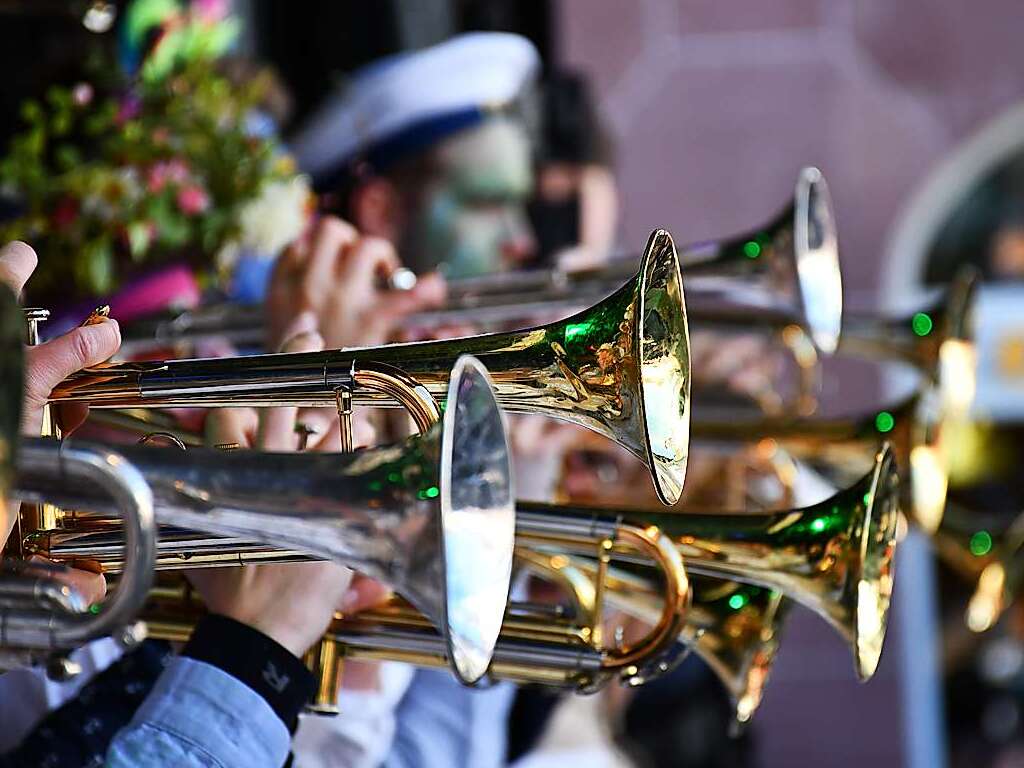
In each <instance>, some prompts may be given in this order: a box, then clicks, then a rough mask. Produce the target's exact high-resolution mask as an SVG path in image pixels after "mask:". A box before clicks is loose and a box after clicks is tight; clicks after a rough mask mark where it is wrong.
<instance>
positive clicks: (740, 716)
mask: <svg viewBox="0 0 1024 768" xmlns="http://www.w3.org/2000/svg"><path fill="white" fill-rule="evenodd" d="M516 558H517V560H518V561H520V562H522V563H523V564H525V566H526V567H527V568H528V569H529V570H530V571H531V572H533V573H535V574H537V575H539V576H542V577H544V578H546V579H548V580H551V581H554V582H557V583H559V584H561V585H562V586H563V588H564V589H565V591H566V592H567V593H568V594H569V595H570V596H571V597H572V598H573V601H574V606H575V610H576V612H577V614H578V615H581V616H584V617H592V616H594V615H595V614H596V613H597V611H598V605H597V602H596V600H597V596H596V594H595V593H594V591H593V590H592V589H589V587H590V585H591V584H592V583H593V582H594V578H595V576H596V574H597V565H596V564H595V563H594V561H593V560H591V559H588V558H583V557H580V556H573V555H564V554H548V553H543V552H534V551H532V550H525V549H520V550H518V551H517V552H516ZM690 581H691V584H692V588H693V598H692V601H691V604H690V609H689V611H688V612H687V615H686V623H685V624H684V625H683V627H682V631H681V632H680V633H679V642H681V643H683V644H684V645H686V646H687V647H688V648H690V649H692V650H693V651H694V652H695V653H696V654H697V655H698V656H700V658H701V659H702V660H703V661H704V662H705V663H706V664H707V665H708V666H709V667H710V668H711V670H712V671H713V672H714V673H715V674H716V675H717V676H718V678H719V679H720V680H721V681H722V684H723V685H724V686H725V689H726V691H728V693H729V697H730V699H731V701H732V704H733V713H734V716H735V719H736V722H737V723H741V724H742V723H745V722H747V721H749V720H750V719H751V718H752V717H753V715H754V712H755V711H756V709H757V707H758V706H759V705H760V703H761V698H762V695H763V693H764V688H765V685H766V683H767V680H768V674H769V672H770V671H771V666H772V663H773V661H774V660H775V653H776V651H777V650H778V647H779V639H780V632H781V628H782V623H783V621H784V619H785V616H786V613H787V609H788V606H789V603H788V602H787V601H786V600H785V598H783V596H782V593H780V592H776V591H775V590H771V589H764V588H761V587H756V586H751V585H747V584H737V583H734V582H722V581H718V580H717V579H710V578H706V577H703V576H696V577H692V578H691V580H690ZM604 597H605V600H606V602H607V607H608V608H610V609H614V610H616V611H621V612H623V613H625V614H627V615H629V616H631V617H633V618H636V619H639V620H640V621H642V622H645V623H647V624H653V623H654V622H655V621H657V619H658V617H659V615H660V611H661V610H662V607H661V606H662V601H663V598H662V597H661V593H660V584H659V582H658V579H657V574H656V573H653V572H651V570H650V569H647V568H642V569H631V570H626V569H622V568H609V569H608V571H607V574H606V576H605V591H604Z"/></svg>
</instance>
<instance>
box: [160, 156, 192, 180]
mask: <svg viewBox="0 0 1024 768" xmlns="http://www.w3.org/2000/svg"><path fill="white" fill-rule="evenodd" d="M165 167H166V169H167V180H168V181H169V182H171V183H172V184H182V183H183V182H186V181H188V177H189V174H190V173H191V171H190V170H189V167H188V163H186V162H185V161H184V160H180V159H178V158H175V159H173V160H168V161H167V163H166V164H165Z"/></svg>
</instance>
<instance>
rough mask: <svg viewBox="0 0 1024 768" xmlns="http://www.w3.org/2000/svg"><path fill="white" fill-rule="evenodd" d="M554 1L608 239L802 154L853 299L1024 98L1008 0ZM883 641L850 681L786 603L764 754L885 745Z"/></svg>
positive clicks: (758, 182)
mask: <svg viewBox="0 0 1024 768" xmlns="http://www.w3.org/2000/svg"><path fill="white" fill-rule="evenodd" d="M558 10H559V24H560V34H561V38H562V44H561V46H560V51H561V52H562V56H563V62H562V63H563V64H565V65H568V66H571V67H575V68H578V69H580V70H583V71H585V72H587V73H589V74H590V75H591V76H592V78H593V82H594V86H595V88H596V91H597V96H598V103H599V106H600V108H601V110H602V111H603V113H604V115H605V117H606V118H607V120H608V122H609V127H610V129H611V133H612V136H613V138H614V140H615V142H616V145H617V166H618V168H617V170H618V175H619V179H620V183H621V192H622V198H623V201H622V206H623V221H622V227H621V229H622V242H623V244H624V245H626V246H630V245H632V246H635V247H637V248H639V247H640V246H642V244H643V242H644V240H645V238H646V236H647V233H648V232H649V230H651V229H652V228H654V227H656V226H662V227H667V228H669V229H671V231H672V232H673V233H674V234H675V235H676V237H677V239H680V240H684V241H688V240H693V239H701V238H707V237H713V236H716V235H722V234H725V233H728V232H731V231H734V230H740V229H743V228H745V227H747V226H749V225H751V224H754V223H757V222H759V221H761V220H763V219H764V218H765V217H766V216H767V215H769V214H770V213H772V212H773V211H774V210H775V208H776V207H777V206H779V205H780V204H781V203H782V202H783V200H784V198H785V197H786V196H787V195H788V194H789V193H790V190H791V188H792V184H793V181H794V179H795V174H796V171H797V169H798V168H799V167H800V166H801V165H803V164H808V163H813V164H816V165H818V166H820V167H821V168H822V169H823V171H824V172H825V175H826V177H827V178H828V180H829V182H830V184H831V188H832V193H833V196H834V198H835V202H836V208H837V215H838V221H839V228H840V243H841V246H842V259H843V271H844V277H845V280H846V286H847V289H848V293H850V294H852V295H853V296H854V297H855V298H856V299H859V300H860V302H861V303H863V301H864V300H865V299H867V300H869V299H870V292H871V291H873V290H874V288H875V287H876V286H877V280H878V273H879V264H880V260H881V258H882V252H883V248H884V246H885V243H886V238H887V235H888V233H889V232H890V230H891V228H892V227H893V225H894V223H895V221H896V220H897V218H898V216H899V214H900V211H901V208H902V206H903V205H904V204H905V202H906V201H907V198H908V195H910V194H911V193H912V192H913V191H914V190H915V189H916V188H917V187H918V185H919V184H920V183H921V182H922V180H923V179H924V177H925V175H926V174H927V173H928V172H929V171H930V170H931V169H932V168H934V166H935V165H936V163H937V162H938V161H939V160H940V159H941V158H942V157H943V156H944V154H945V153H946V152H948V151H949V150H950V149H951V148H952V147H953V146H955V145H956V143H957V142H959V141H960V140H962V139H963V138H965V137H966V136H968V135H970V133H971V132H973V131H974V130H976V129H977V128H979V127H980V126H981V125H983V124H984V123H985V122H986V121H987V120H988V119H990V118H992V117H994V116H995V115H997V114H998V113H999V112H1000V111H1002V110H1003V109H1004V108H1006V107H1007V106H1008V105H1010V104H1013V103H1014V102H1016V101H1018V100H1020V99H1022V98H1024V55H1022V51H1021V42H1020V40H1021V38H1020V35H1021V30H1024V4H1022V3H1020V2H1019V0H991V1H990V2H985V3H977V2H969V0H898V2H893V0H856V2H854V0H753V1H751V2H723V1H721V0H717V1H716V0H711V1H709V0H680V1H679V2H671V1H669V0H561V3H560V5H559V9H558ZM866 294H867V295H866ZM873 378H874V377H873V375H871V374H870V372H865V371H863V370H853V371H851V375H844V376H842V377H832V379H833V381H832V383H831V385H830V386H831V389H830V391H829V393H828V394H829V395H830V397H831V399H832V401H833V402H835V401H842V402H848V401H850V399H851V396H852V401H853V402H858V399H859V401H860V402H863V400H864V397H865V394H864V393H865V391H866V392H867V393H869V395H870V392H871V386H870V382H871V381H873ZM865 385H867V386H865ZM890 639H894V638H890ZM898 651H899V648H898V647H897V645H896V643H890V645H889V647H888V648H887V652H886V655H885V657H884V658H883V661H882V667H881V671H880V673H879V675H878V677H877V678H876V679H875V680H874V681H873V682H872V683H871V684H870V685H867V686H860V685H858V684H857V683H855V682H854V681H853V669H852V664H851V661H850V658H849V654H848V652H847V650H846V648H845V647H844V646H843V644H842V643H841V642H840V641H839V640H838V639H836V637H835V636H834V635H833V634H832V633H831V632H830V630H828V629H827V628H826V627H824V625H823V624H822V623H821V622H820V621H817V620H814V619H812V617H810V616H808V615H801V616H800V617H799V618H798V620H797V621H795V622H793V625H792V626H791V627H790V628H789V630H788V632H787V637H786V640H785V642H784V645H783V651H782V653H781V656H780V659H779V663H778V665H777V668H776V671H775V675H774V678H773V680H772V683H771V684H770V685H769V688H768V692H767V696H766V703H765V705H764V707H763V710H762V711H761V712H760V713H759V716H758V720H757V722H756V728H757V731H758V734H759V737H760V740H761V743H762V747H763V748H762V750H761V752H762V761H761V765H762V766H763V768H775V767H776V766H778V768H782V767H783V766H785V767H786V768H791V767H792V766H798V765H828V766H840V765H850V766H853V765H871V766H873V768H883V767H885V766H896V765H899V764H900V759H901V730H902V722H901V713H900V710H899V695H900V691H899V681H898V678H897V672H898V667H899V664H900V658H899V656H898Z"/></svg>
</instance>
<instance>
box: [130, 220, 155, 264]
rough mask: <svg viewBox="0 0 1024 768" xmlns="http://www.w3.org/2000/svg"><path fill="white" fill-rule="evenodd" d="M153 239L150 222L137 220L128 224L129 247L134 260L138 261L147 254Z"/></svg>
mask: <svg viewBox="0 0 1024 768" xmlns="http://www.w3.org/2000/svg"><path fill="white" fill-rule="evenodd" d="M151 240H152V237H151V236H150V229H149V224H147V223H146V222H142V221H136V222H133V223H132V224H129V225H128V248H129V250H130V251H131V254H132V258H133V259H134V260H136V261H138V260H139V259H140V257H142V256H143V255H145V253H146V251H147V250H149V244H150V242H151Z"/></svg>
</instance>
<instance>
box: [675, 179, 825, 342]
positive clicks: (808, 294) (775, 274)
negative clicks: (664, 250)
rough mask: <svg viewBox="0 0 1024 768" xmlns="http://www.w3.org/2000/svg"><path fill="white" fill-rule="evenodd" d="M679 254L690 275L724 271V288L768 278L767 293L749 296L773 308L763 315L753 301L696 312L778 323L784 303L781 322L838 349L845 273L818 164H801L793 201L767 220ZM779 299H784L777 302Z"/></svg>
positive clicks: (715, 319)
mask: <svg viewBox="0 0 1024 768" xmlns="http://www.w3.org/2000/svg"><path fill="white" fill-rule="evenodd" d="M681 259H682V264H683V269H684V270H685V271H686V274H687V277H693V278H694V279H695V280H700V279H701V278H704V277H705V276H707V277H708V278H710V282H711V283H712V284H715V283H718V282H719V280H720V279H722V278H723V277H724V278H727V280H726V282H725V283H722V284H720V286H719V291H720V292H723V293H725V294H727V295H733V296H737V295H739V296H742V295H744V294H749V293H751V290H752V289H755V288H756V286H757V284H758V281H757V280H753V279H751V278H760V281H761V283H762V284H763V283H765V282H766V283H767V288H768V292H767V298H766V296H765V295H764V293H763V292H762V293H759V292H757V291H756V290H754V291H753V294H752V295H753V297H755V301H754V304H755V305H766V304H767V305H774V306H771V309H772V310H774V311H768V312H767V315H766V316H762V315H761V313H760V312H759V311H758V310H757V309H755V308H754V307H750V308H747V309H745V310H740V311H737V310H735V309H726V310H724V311H723V309H722V308H721V307H717V306H708V307H706V308H705V307H703V306H701V305H700V304H696V305H695V306H694V310H693V311H694V316H695V317H700V319H707V320H708V321H709V322H710V323H712V324H722V323H724V324H726V325H731V326H734V325H737V324H738V325H739V326H740V327H741V328H748V329H749V326H750V325H751V324H757V323H758V322H759V321H768V322H767V323H766V324H768V325H775V324H777V323H778V322H779V319H780V317H779V314H778V311H777V310H778V309H784V314H783V316H782V320H783V321H784V323H785V324H789V323H794V322H795V323H797V324H798V325H799V326H800V327H801V328H802V329H803V330H804V331H805V332H806V333H807V335H808V336H810V339H811V341H812V342H813V344H814V347H815V348H816V349H817V350H818V351H820V352H822V353H824V354H826V355H831V354H832V353H834V352H835V351H836V348H837V346H838V344H839V336H840V329H841V326H842V317H843V281H842V274H841V272H840V269H839V245H838V239H837V236H836V223H835V214H834V212H833V208H832V197H831V195H830V194H829V191H828V185H827V184H826V183H825V177H824V176H823V175H822V173H821V171H819V170H818V169H817V168H804V169H802V170H801V171H800V175H799V176H798V177H797V183H796V188H795V191H794V194H793V199H792V202H791V203H790V204H789V205H787V206H786V208H785V209H784V210H783V211H782V212H781V213H780V214H778V215H777V216H776V217H775V218H774V219H772V220H771V221H770V222H768V223H767V224H764V225H762V226H761V227H760V228H759V229H757V230H754V231H750V232H745V233H743V234H741V235H738V236H734V237H731V238H729V239H727V240H723V241H721V242H711V243H697V244H694V245H691V246H686V247H684V248H683V252H682V254H681ZM728 278H733V279H728ZM735 278H740V280H736V279H735ZM695 284H697V285H700V282H697V283H695ZM698 295H699V294H698ZM780 299H782V300H783V301H784V302H785V306H784V307H780V306H778V303H779V300H780Z"/></svg>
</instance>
